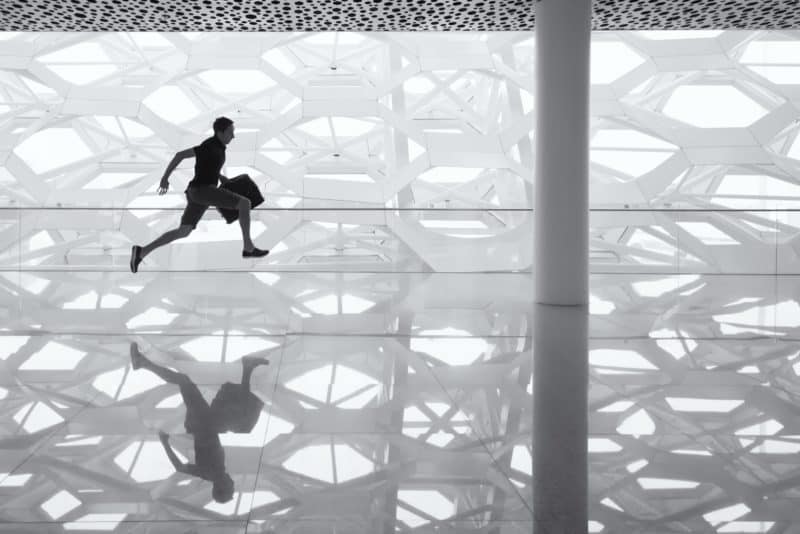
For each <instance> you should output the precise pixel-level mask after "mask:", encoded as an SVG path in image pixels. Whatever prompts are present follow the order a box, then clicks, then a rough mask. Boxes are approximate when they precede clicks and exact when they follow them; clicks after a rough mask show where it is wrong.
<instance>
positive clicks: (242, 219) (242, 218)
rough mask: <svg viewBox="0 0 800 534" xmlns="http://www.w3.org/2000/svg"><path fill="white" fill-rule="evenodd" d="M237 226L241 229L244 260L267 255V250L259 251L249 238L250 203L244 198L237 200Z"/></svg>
mask: <svg viewBox="0 0 800 534" xmlns="http://www.w3.org/2000/svg"><path fill="white" fill-rule="evenodd" d="M237 207H238V209H239V226H240V227H241V228H242V245H243V247H244V248H243V249H242V256H243V257H245V258H248V257H252V258H260V257H262V256H266V255H267V254H269V250H261V249H260V248H256V246H255V245H254V244H253V239H252V238H251V237H250V201H249V200H248V199H246V198H242V199H241V200H239V205H238V206H237Z"/></svg>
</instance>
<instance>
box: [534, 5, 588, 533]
mask: <svg viewBox="0 0 800 534" xmlns="http://www.w3.org/2000/svg"><path fill="white" fill-rule="evenodd" d="M590 25H591V0H540V1H539V2H537V4H536V28H535V39H536V68H537V73H536V178H535V203H534V228H535V230H534V249H533V250H534V256H533V258H534V260H533V276H534V290H535V295H534V301H535V303H536V304H535V307H534V313H533V321H534V325H533V336H534V339H533V353H534V363H533V368H534V370H533V374H534V382H533V402H534V409H533V499H534V500H533V507H534V532H536V533H537V534H544V533H547V534H550V533H553V534H555V533H558V534H585V533H586V531H587V519H588V518H587V479H588V473H587V452H586V447H587V420H588V417H587V406H586V401H587V388H588V363H587V361H588V342H587V336H588V296H589V293H588V288H589V275H588V273H589V253H588V250H589V185H588V169H589V39H590V28H591V26H590Z"/></svg>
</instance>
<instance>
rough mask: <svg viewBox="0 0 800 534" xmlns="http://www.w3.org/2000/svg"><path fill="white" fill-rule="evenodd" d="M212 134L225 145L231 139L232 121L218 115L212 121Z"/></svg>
mask: <svg viewBox="0 0 800 534" xmlns="http://www.w3.org/2000/svg"><path fill="white" fill-rule="evenodd" d="M214 135H216V136H217V138H218V139H219V140H220V141H222V142H223V143H225V144H226V145H227V144H228V143H230V142H231V139H233V121H232V120H230V119H229V118H228V117H218V118H217V119H216V120H215V121H214Z"/></svg>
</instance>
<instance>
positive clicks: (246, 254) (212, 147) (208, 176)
mask: <svg viewBox="0 0 800 534" xmlns="http://www.w3.org/2000/svg"><path fill="white" fill-rule="evenodd" d="M213 127H214V135H213V136H212V137H209V138H208V139H206V140H205V141H203V142H202V143H200V144H199V145H198V146H196V147H193V148H187V149H186V150H181V151H180V152H178V153H177V154H175V157H174V158H172V161H170V162H169V165H167V170H166V171H164V176H163V178H161V183H160V184H159V187H158V194H159V195H163V194H164V193H166V192H167V190H168V189H169V176H170V174H172V171H173V170H175V167H177V166H178V164H180V162H181V161H183V160H184V159H186V158H196V159H195V162H194V178H193V179H192V181H191V182H189V186H188V187H187V188H186V192H185V193H186V201H187V204H186V209H185V210H184V211H183V215H182V216H181V224H180V226H179V227H178V228H175V229H174V230H169V231H168V232H166V233H164V234H162V235H161V236H159V237H158V238H156V239H155V240H154V241H152V242H151V243H148V244H147V245H145V246H143V247H140V246H139V245H134V246H133V248H132V249H131V262H130V266H131V272H132V273H135V272H137V271H138V270H139V264H140V263H141V261H142V260H143V259H144V258H145V257H147V255H148V254H150V253H151V252H153V251H154V250H155V249H157V248H159V247H163V246H164V245H166V244H168V243H172V242H173V241H175V240H176V239H180V238H182V237H186V236H188V235H189V234H191V233H192V230H194V229H195V228H196V227H197V223H198V222H200V218H201V217H202V216H203V214H204V213H205V212H206V210H207V209H208V207H209V206H214V207H219V208H228V209H232V210H238V211H239V226H241V227H242V243H243V244H244V248H243V249H242V257H243V258H260V257H262V256H266V255H267V254H269V251H268V250H261V249H259V248H256V246H255V245H254V244H253V240H252V239H251V238H250V200H248V199H247V198H246V197H243V196H241V195H237V194H236V193H233V192H231V191H228V190H226V189H222V188H220V187H217V185H218V183H219V182H220V181H221V182H222V183H223V184H224V183H225V182H227V181H228V178H227V177H225V176H223V175H221V174H220V173H219V172H220V170H221V169H222V165H223V164H224V163H225V147H226V146H227V144H228V143H230V142H231V140H232V139H233V137H234V135H233V129H234V128H233V121H232V120H231V119H229V118H227V117H219V118H218V119H217V120H215V121H214V125H213Z"/></svg>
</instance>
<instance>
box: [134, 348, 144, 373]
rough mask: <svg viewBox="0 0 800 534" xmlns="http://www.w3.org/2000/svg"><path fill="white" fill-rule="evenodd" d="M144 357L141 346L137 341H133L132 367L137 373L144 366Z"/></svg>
mask: <svg viewBox="0 0 800 534" xmlns="http://www.w3.org/2000/svg"><path fill="white" fill-rule="evenodd" d="M143 359H144V356H143V355H142V353H141V352H139V345H137V344H136V342H135V341H131V367H132V368H133V370H134V371H135V370H136V369H138V368H139V367H141V366H142V360H143Z"/></svg>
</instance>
